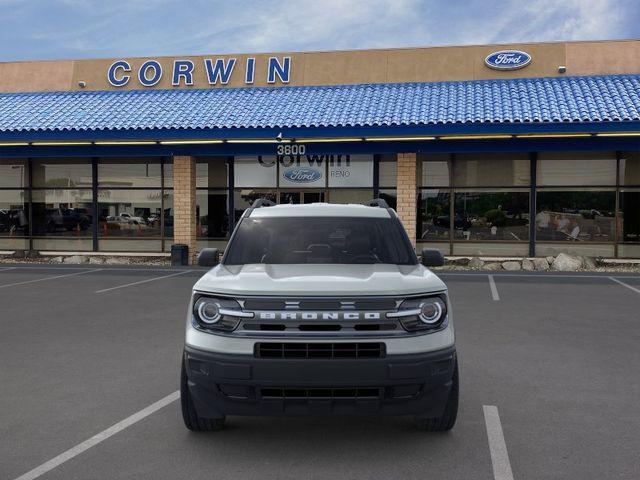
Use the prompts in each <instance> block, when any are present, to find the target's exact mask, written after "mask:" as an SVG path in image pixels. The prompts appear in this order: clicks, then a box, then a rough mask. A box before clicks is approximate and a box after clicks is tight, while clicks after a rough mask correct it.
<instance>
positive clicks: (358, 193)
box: [329, 188, 373, 203]
mask: <svg viewBox="0 0 640 480" xmlns="http://www.w3.org/2000/svg"><path fill="white" fill-rule="evenodd" d="M372 198H373V190H371V189H367V188H357V189H356V188H336V189H333V190H329V202H330V203H365V202H368V201H369V200H371V199H372Z"/></svg>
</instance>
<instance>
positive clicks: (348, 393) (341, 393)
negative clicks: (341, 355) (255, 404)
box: [260, 387, 383, 400]
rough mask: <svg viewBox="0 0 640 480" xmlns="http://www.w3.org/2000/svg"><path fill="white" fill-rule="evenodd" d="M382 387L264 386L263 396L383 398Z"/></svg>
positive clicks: (261, 390) (261, 391)
mask: <svg viewBox="0 0 640 480" xmlns="http://www.w3.org/2000/svg"><path fill="white" fill-rule="evenodd" d="M382 391H383V389H382V388H376V387H366V388H361V387H339V388H262V389H260V395H261V396H262V398H289V399H305V400H306V399H315V398H318V399H319V398H330V399H344V398H348V399H359V398H363V399H364V398H381V396H382Z"/></svg>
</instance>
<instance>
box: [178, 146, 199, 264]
mask: <svg viewBox="0 0 640 480" xmlns="http://www.w3.org/2000/svg"><path fill="white" fill-rule="evenodd" d="M173 243H183V244H185V245H188V246H189V264H193V263H195V260H196V256H197V244H196V159H195V158H194V157H173Z"/></svg>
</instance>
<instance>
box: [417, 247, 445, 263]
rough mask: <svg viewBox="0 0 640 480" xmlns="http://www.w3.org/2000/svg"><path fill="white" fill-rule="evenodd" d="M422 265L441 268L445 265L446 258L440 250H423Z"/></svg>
mask: <svg viewBox="0 0 640 480" xmlns="http://www.w3.org/2000/svg"><path fill="white" fill-rule="evenodd" d="M421 263H422V265H424V266H425V267H441V266H443V265H444V256H443V255H442V253H440V252H439V251H438V250H429V249H424V250H422V261H421Z"/></svg>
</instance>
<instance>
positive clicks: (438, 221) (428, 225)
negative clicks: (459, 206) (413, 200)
mask: <svg viewBox="0 0 640 480" xmlns="http://www.w3.org/2000/svg"><path fill="white" fill-rule="evenodd" d="M450 199H451V194H450V193H449V191H448V190H426V189H423V190H421V191H420V194H419V196H418V229H417V235H418V241H429V242H437V241H448V240H449V230H450V219H451V215H450V203H449V202H450V201H451V200H450ZM456 223H459V222H456Z"/></svg>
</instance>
